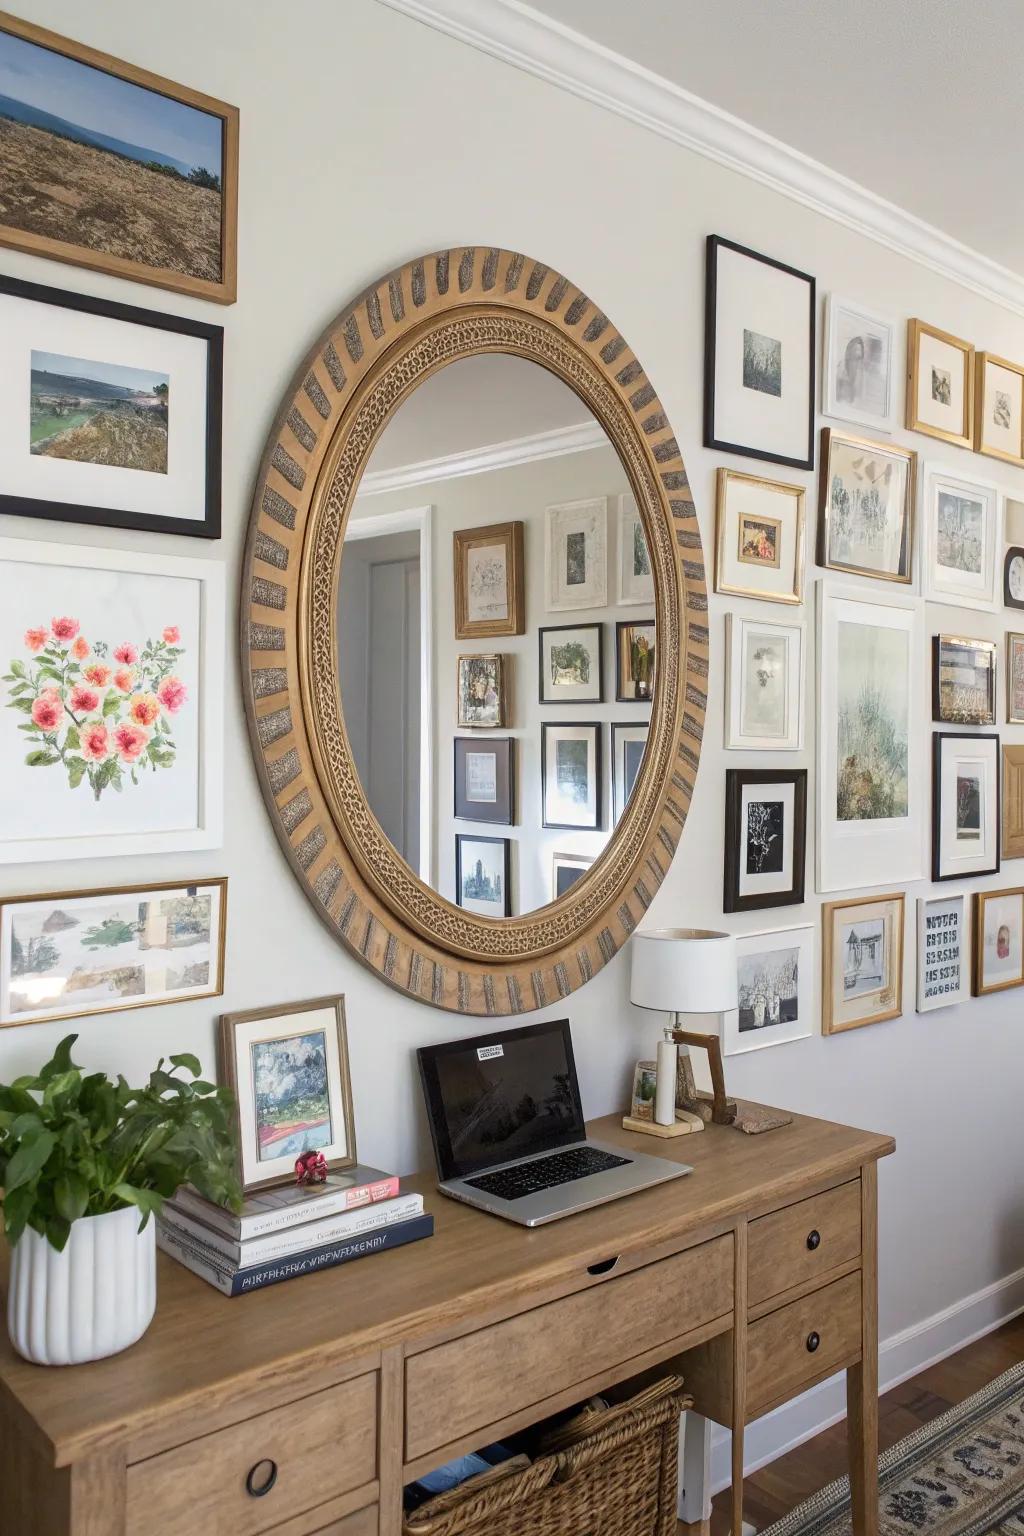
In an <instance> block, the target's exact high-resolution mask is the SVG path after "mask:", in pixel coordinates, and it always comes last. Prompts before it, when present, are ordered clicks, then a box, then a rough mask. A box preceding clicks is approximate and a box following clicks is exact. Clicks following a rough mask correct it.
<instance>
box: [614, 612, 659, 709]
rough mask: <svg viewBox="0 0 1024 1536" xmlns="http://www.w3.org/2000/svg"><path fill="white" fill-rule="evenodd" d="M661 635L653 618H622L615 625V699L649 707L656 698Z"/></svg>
mask: <svg viewBox="0 0 1024 1536" xmlns="http://www.w3.org/2000/svg"><path fill="white" fill-rule="evenodd" d="M656 641H657V635H656V632H655V623H654V620H653V619H643V620H636V621H634V620H633V619H620V620H619V622H618V623H617V624H616V626H615V698H616V700H617V701H618V702H619V703H620V704H649V703H650V702H651V700H652V699H653V698H654V668H655V661H656V659H657V645H656Z"/></svg>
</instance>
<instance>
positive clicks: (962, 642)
mask: <svg viewBox="0 0 1024 1536" xmlns="http://www.w3.org/2000/svg"><path fill="white" fill-rule="evenodd" d="M951 645H959V646H964V647H965V648H967V647H970V646H981V647H982V648H983V649H984V650H987V651H990V652H991V655H992V665H991V667H990V668H989V675H988V676H989V687H988V694H989V708H988V716H987V717H986V718H985V719H984V720H969V719H967V718H966V717H964V718H960V717H958V716H956V715H944V714H943V713H942V690H941V688H940V685H939V667H940V663H941V660H942V650H943V647H944V646H951ZM996 669H997V648H996V642H995V641H994V640H969V639H967V638H966V637H963V636H960V635H933V636H932V720H933V721H935V722H937V723H938V724H941V725H981V726H988V725H995V723H996Z"/></svg>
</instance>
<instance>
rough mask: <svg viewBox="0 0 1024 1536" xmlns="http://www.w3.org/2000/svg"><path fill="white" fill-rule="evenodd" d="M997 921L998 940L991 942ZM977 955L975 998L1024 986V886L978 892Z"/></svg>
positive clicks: (973, 970)
mask: <svg viewBox="0 0 1024 1536" xmlns="http://www.w3.org/2000/svg"><path fill="white" fill-rule="evenodd" d="M997 903H998V904H999V905H997ZM993 923H994V925H995V934H994V942H989V940H990V939H991V938H992V937H993V933H992V926H991V925H992V924H993ZM1004 930H1005V935H1006V936H1005V941H1004ZM1014 930H1016V931H1015V932H1014ZM973 957H974V963H973V965H972V967H971V993H972V995H973V996H974V997H988V996H989V995H990V993H992V992H1006V991H1007V990H1008V989H1009V988H1011V987H1019V986H1022V985H1024V886H1019V885H1018V886H1008V887H1006V888H1005V889H1004V890H999V891H975V893H974V934H973ZM1004 962H1006V964H1005V966H1004ZM1004 970H1005V972H1006V974H1005V975H1004V974H1003V971H1004ZM986 978H988V979H986Z"/></svg>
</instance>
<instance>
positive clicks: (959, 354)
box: [907, 320, 974, 448]
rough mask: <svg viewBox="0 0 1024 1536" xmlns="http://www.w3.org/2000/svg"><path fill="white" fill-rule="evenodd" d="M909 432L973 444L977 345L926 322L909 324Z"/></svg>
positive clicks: (946, 440)
mask: <svg viewBox="0 0 1024 1536" xmlns="http://www.w3.org/2000/svg"><path fill="white" fill-rule="evenodd" d="M907 430H908V432H924V433H925V434H926V435H927V436H928V437H938V438H941V439H942V441H943V442H946V443H954V444H955V445H956V446H957V447H958V448H970V447H972V446H973V439H974V348H973V347H972V346H971V343H970V342H969V341H962V340H961V339H960V337H959V336H951V335H950V334H949V332H948V331H940V330H938V329H937V328H936V327H935V326H933V325H926V324H925V322H924V321H923V320H909V321H908V322H907Z"/></svg>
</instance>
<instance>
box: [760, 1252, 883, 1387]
mask: <svg viewBox="0 0 1024 1536" xmlns="http://www.w3.org/2000/svg"><path fill="white" fill-rule="evenodd" d="M860 1330H861V1303H860V1271H859V1270H858V1272H857V1273H856V1274H854V1275H847V1276H846V1277H845V1279H843V1280H836V1281H834V1283H833V1284H832V1285H826V1286H824V1287H823V1288H822V1289H821V1290H820V1291H813V1292H812V1293H811V1295H810V1296H802V1297H801V1298H800V1300H799V1301H791V1302H790V1303H789V1305H788V1306H786V1307H780V1308H779V1310H778V1311H777V1312H769V1314H768V1316H767V1317H762V1318H760V1319H759V1321H758V1322H756V1323H751V1324H750V1327H749V1328H748V1329H747V1410H748V1416H753V1415H756V1414H757V1413H759V1412H760V1411H762V1410H763V1409H764V1408H766V1407H770V1406H771V1405H772V1404H773V1403H775V1402H778V1401H779V1400H781V1399H782V1398H788V1397H792V1396H793V1395H794V1394H795V1393H796V1392H797V1391H798V1390H799V1389H800V1387H801V1386H803V1385H804V1384H805V1383H807V1382H810V1381H813V1380H815V1379H816V1378H818V1377H822V1376H827V1375H829V1374H830V1373H831V1371H833V1370H839V1369H840V1367H841V1366H843V1365H845V1364H846V1363H847V1362H848V1361H849V1360H850V1359H851V1358H852V1357H855V1356H857V1355H858V1354H859V1352H860V1338H861V1332H860Z"/></svg>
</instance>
